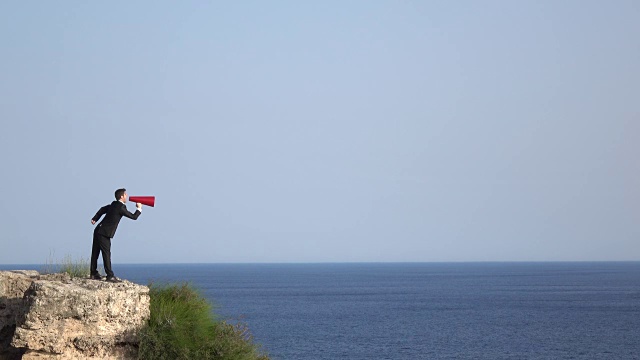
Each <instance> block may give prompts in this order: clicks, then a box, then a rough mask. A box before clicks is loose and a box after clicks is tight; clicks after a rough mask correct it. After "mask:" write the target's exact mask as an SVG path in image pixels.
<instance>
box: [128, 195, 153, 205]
mask: <svg viewBox="0 0 640 360" xmlns="http://www.w3.org/2000/svg"><path fill="white" fill-rule="evenodd" d="M129 201H131V202H134V203H140V204H142V205H147V206H151V207H153V206H154V205H155V204H156V197H155V196H129Z"/></svg>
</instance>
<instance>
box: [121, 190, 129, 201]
mask: <svg viewBox="0 0 640 360" xmlns="http://www.w3.org/2000/svg"><path fill="white" fill-rule="evenodd" d="M127 198H129V195H128V194H127V192H126V191H125V192H124V194H123V195H122V197H121V198H120V199H122V202H123V203H126V202H127Z"/></svg>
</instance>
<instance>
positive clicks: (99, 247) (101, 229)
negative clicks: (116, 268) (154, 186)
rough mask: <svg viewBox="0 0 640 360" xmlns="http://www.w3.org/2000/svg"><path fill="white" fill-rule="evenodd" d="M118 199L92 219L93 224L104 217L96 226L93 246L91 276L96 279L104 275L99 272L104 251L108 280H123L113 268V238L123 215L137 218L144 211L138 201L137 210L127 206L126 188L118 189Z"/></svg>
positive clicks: (101, 209) (104, 207)
mask: <svg viewBox="0 0 640 360" xmlns="http://www.w3.org/2000/svg"><path fill="white" fill-rule="evenodd" d="M115 195H116V201H114V202H112V203H111V204H109V205H106V206H103V207H101V208H100V210H98V212H97V213H96V215H95V216H94V217H93V218H92V219H91V224H94V225H95V223H96V221H98V220H100V217H102V215H105V216H104V219H103V220H102V221H101V222H100V223H99V224H98V226H96V229H95V230H94V231H93V248H92V249H91V278H92V279H95V280H102V277H101V276H100V274H99V273H98V255H100V252H102V262H103V263H104V271H105V272H106V273H107V281H109V282H114V283H118V282H121V280H120V279H118V278H117V277H116V276H115V275H114V274H113V270H111V238H112V237H113V235H115V233H116V229H117V228H118V224H119V223H120V219H122V217H123V216H126V217H128V218H129V219H133V220H136V219H137V218H138V216H140V214H141V213H142V204H140V203H136V212H135V213H133V214H132V213H130V212H129V210H127V207H126V206H125V203H126V202H127V198H128V197H129V195H127V190H126V189H118V190H116V193H115Z"/></svg>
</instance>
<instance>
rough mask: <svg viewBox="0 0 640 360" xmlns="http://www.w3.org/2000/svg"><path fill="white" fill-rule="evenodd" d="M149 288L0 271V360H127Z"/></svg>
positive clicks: (134, 344) (132, 353)
mask: <svg viewBox="0 0 640 360" xmlns="http://www.w3.org/2000/svg"><path fill="white" fill-rule="evenodd" d="M148 318H149V288H148V287H146V286H142V285H138V284H134V283H131V282H129V281H126V280H125V281H123V282H122V283H117V284H114V283H109V282H105V281H97V280H90V279H79V278H73V279H72V278H71V277H69V275H67V274H47V275H42V274H39V273H38V272H36V271H25V270H16V271H0V360H8V359H20V358H22V359H78V358H95V359H133V358H136V356H137V347H138V335H137V334H138V332H139V330H140V329H141V328H142V327H143V326H144V325H145V323H146V321H147V319H148Z"/></svg>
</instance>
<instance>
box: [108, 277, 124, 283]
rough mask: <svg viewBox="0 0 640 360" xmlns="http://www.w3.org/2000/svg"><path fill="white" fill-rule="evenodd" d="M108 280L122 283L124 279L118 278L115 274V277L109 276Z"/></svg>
mask: <svg viewBox="0 0 640 360" xmlns="http://www.w3.org/2000/svg"><path fill="white" fill-rule="evenodd" d="M107 281H108V282H110V283H121V282H122V280H120V279H118V278H117V277H115V276H113V277H107Z"/></svg>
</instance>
